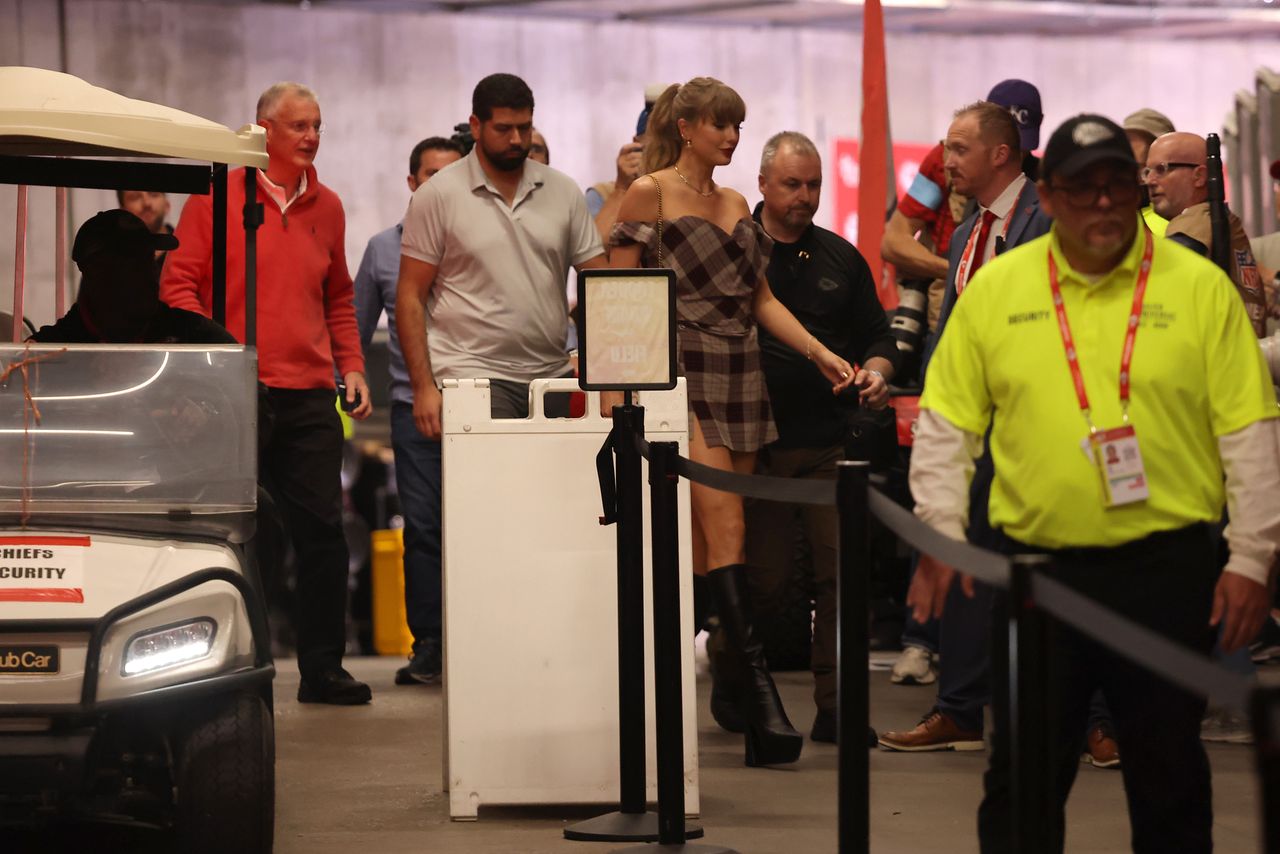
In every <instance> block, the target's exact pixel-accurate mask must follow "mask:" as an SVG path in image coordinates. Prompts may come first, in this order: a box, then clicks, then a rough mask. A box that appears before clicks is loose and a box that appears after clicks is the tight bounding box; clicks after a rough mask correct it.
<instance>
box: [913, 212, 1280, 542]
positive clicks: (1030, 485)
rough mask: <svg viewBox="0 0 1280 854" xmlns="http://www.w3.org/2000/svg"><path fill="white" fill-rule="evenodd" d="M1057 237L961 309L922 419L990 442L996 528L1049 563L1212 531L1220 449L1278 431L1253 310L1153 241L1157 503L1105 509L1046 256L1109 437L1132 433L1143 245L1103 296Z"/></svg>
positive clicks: (1191, 260) (1014, 262) (1008, 256)
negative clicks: (1134, 319) (1232, 436)
mask: <svg viewBox="0 0 1280 854" xmlns="http://www.w3.org/2000/svg"><path fill="white" fill-rule="evenodd" d="M1057 235H1058V227H1057V226H1056V225H1055V226H1054V227H1053V230H1052V231H1050V233H1049V234H1047V235H1045V236H1044V237H1040V238H1038V239H1036V240H1033V241H1031V242H1030V243H1027V244H1024V245H1022V246H1019V247H1017V248H1015V249H1011V250H1010V251H1008V252H1006V253H1004V254H1003V255H1001V256H999V257H997V258H995V259H994V260H992V261H990V262H989V263H988V264H986V265H984V266H983V268H982V269H981V270H980V271H979V272H978V274H977V275H976V276H975V277H974V281H973V282H972V283H971V284H970V286H969V287H968V288H966V289H965V292H964V296H963V297H961V298H960V299H959V300H958V301H957V302H956V306H955V311H954V312H953V313H952V315H951V319H950V321H949V322H948V324H947V327H946V330H945V332H944V334H943V335H942V338H941V340H940V342H939V344H938V349H937V351H936V353H935V354H934V357H933V360H932V361H931V362H930V364H929V371H928V376H927V377H926V379H925V387H924V395H923V396H922V398H921V400H920V406H921V407H922V408H924V409H932V410H934V411H935V412H936V413H938V414H939V415H941V416H943V417H944V418H946V419H947V420H948V421H950V422H951V423H952V424H954V425H956V426H957V427H960V428H961V429H963V430H967V431H969V432H971V433H977V434H981V433H983V432H984V431H985V430H986V429H987V426H988V424H990V425H991V430H992V432H991V440H990V441H991V453H992V455H993V459H994V461H995V483H994V485H993V487H992V490H991V503H990V519H991V523H992V526H993V527H995V528H999V529H1003V531H1004V533H1005V534H1007V535H1008V536H1010V537H1013V538H1014V539H1016V540H1019V541H1021V542H1024V543H1027V544H1030V545H1034V546H1039V547H1042V548H1070V547H1088V546H1114V545H1119V544H1121V543H1126V542H1130V541H1132V540H1136V539H1140V538H1142V537H1145V536H1147V535H1149V534H1152V533H1155V532H1157V531H1165V530H1173V529H1176V528H1181V527H1185V526H1187V525H1190V524H1192V523H1195V522H1215V521H1217V520H1218V519H1219V518H1221V515H1222V509H1223V502H1224V488H1223V471H1222V462H1221V459H1220V457H1219V454H1218V446H1217V437H1219V436H1222V435H1226V434H1229V433H1234V432H1235V431H1237V430H1241V429H1243V428H1244V427H1247V426H1248V425H1249V424H1252V423H1254V422H1256V421H1259V420H1262V419H1265V418H1274V417H1276V416H1277V408H1276V397H1275V392H1274V391H1273V389H1272V387H1271V381H1270V377H1269V375H1268V374H1267V370H1266V366H1265V365H1264V363H1263V359H1262V353H1261V350H1260V348H1259V347H1258V342H1257V339H1256V338H1255V337H1254V335H1253V332H1252V330H1251V329H1250V327H1249V321H1248V318H1247V317H1246V316H1245V310H1244V304H1243V303H1242V302H1241V300H1240V296H1239V295H1238V294H1237V293H1236V291H1235V288H1234V287H1233V286H1232V284H1231V281H1230V280H1229V279H1228V278H1227V277H1226V275H1225V274H1223V272H1222V271H1221V270H1219V269H1218V268H1217V267H1216V266H1214V265H1213V264H1212V263H1211V262H1209V261H1207V260H1206V259H1204V258H1202V257H1200V256H1199V255H1197V254H1196V253H1194V252H1192V251H1190V250H1188V249H1186V248H1184V247H1182V246H1179V245H1177V244H1175V243H1173V242H1171V241H1164V240H1156V241H1155V253H1154V256H1153V258H1152V269H1151V276H1150V279H1149V281H1148V285H1147V292H1146V299H1145V301H1144V304H1143V310H1142V320H1141V322H1140V323H1139V326H1138V333H1137V339H1136V341H1135V347H1134V353H1133V362H1132V380H1131V402H1130V407H1129V417H1130V422H1131V423H1132V424H1133V425H1134V427H1135V428H1136V430H1137V435H1138V441H1139V445H1140V448H1141V452H1142V458H1143V462H1144V464H1145V468H1146V474H1147V481H1148V484H1149V488H1150V497H1149V498H1148V499H1147V500H1146V501H1144V502H1141V503H1137V504H1130V505H1126V506H1122V507H1117V508H1114V509H1107V507H1106V504H1105V500H1104V497H1103V486H1102V478H1101V475H1100V474H1099V472H1098V469H1097V466H1096V465H1095V463H1094V462H1093V460H1092V457H1091V455H1086V453H1085V452H1084V450H1083V449H1082V446H1081V443H1082V440H1084V439H1085V437H1086V436H1087V435H1088V433H1089V424H1088V422H1087V421H1086V419H1085V416H1084V414H1083V413H1082V412H1081V410H1080V404H1079V402H1078V400H1077V397H1076V393H1075V387H1074V384H1073V382H1072V379H1071V371H1070V369H1069V367H1068V365H1067V359H1066V355H1065V352H1064V348H1063V343H1062V337H1061V335H1060V334H1059V332H1058V324H1057V315H1056V313H1055V312H1054V308H1053V299H1052V295H1051V291H1050V288H1049V273H1048V253H1049V252H1050V251H1052V252H1053V253H1054V257H1055V259H1056V261H1057V265H1058V271H1059V285H1060V287H1061V289H1062V295H1063V302H1064V304H1065V305H1066V308H1067V314H1068V319H1069V321H1070V324H1071V331H1072V333H1073V335H1074V338H1075V343H1076V348H1077V351H1078V354H1079V360H1080V367H1081V371H1082V373H1083V375H1084V378H1085V386H1086V390H1087V392H1088V397H1089V403H1090V406H1091V408H1092V419H1093V423H1094V425H1095V426H1096V427H1097V428H1098V429H1099V430H1105V429H1107V428H1111V427H1117V426H1119V425H1120V424H1121V423H1122V413H1121V405H1120V391H1119V374H1120V353H1121V349H1122V347H1123V343H1124V335H1125V328H1126V326H1127V321H1128V316H1129V312H1130V309H1131V307H1132V305H1133V290H1134V284H1135V282H1136V273H1137V268H1138V265H1139V264H1140V262H1141V259H1142V251H1143V243H1144V239H1145V237H1144V233H1143V229H1142V228H1139V229H1138V233H1137V236H1136V238H1135V239H1134V243H1133V246H1132V247H1130V250H1129V253H1128V255H1127V256H1126V257H1125V258H1124V260H1123V261H1122V262H1121V263H1120V265H1119V266H1118V267H1116V268H1115V269H1114V270H1112V271H1111V272H1110V273H1108V274H1107V275H1106V276H1104V277H1102V278H1101V279H1099V280H1098V281H1096V282H1092V283H1091V282H1090V281H1089V280H1088V278H1086V277H1085V276H1083V275H1081V274H1080V273H1077V272H1075V271H1074V270H1072V269H1071V266H1070V264H1068V263H1067V260H1066V258H1065V257H1064V256H1063V254H1062V250H1061V247H1060V244H1059V242H1058V236H1057Z"/></svg>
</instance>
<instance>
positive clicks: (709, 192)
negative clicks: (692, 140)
mask: <svg viewBox="0 0 1280 854" xmlns="http://www.w3.org/2000/svg"><path fill="white" fill-rule="evenodd" d="M671 168H672V169H674V170H676V177H677V178H679V179H680V180H681V181H684V183H685V186H687V187H688V188H689V189H690V190H693V191H694V192H695V193H697V194H698V195H699V196H702V198H704V199H709V198H711V197H712V196H714V195H715V194H716V182H715V181H712V182H711V189H710V190H707V191H706V192H705V193H704V192H702V191H701V190H699V189H698V188H697V187H695V186H693V182H692V181H690V180H689V179H688V178H686V177H684V173H683V172H681V171H680V167H679V166H677V165H675V164H674V163H673V164H671Z"/></svg>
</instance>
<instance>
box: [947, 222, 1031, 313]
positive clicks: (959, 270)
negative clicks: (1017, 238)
mask: <svg viewBox="0 0 1280 854" xmlns="http://www.w3.org/2000/svg"><path fill="white" fill-rule="evenodd" d="M1017 207H1018V206H1017V204H1016V203H1015V204H1014V206H1013V207H1012V208H1010V209H1009V214H1008V216H1006V217H1005V218H1004V225H1003V226H1001V228H1000V234H999V239H1000V240H1007V239H1008V237H1009V226H1011V225H1013V213H1014V211H1015V210H1017ZM979 210H981V208H979ZM981 232H982V217H978V221H977V222H975V223H974V224H973V231H971V232H969V239H968V240H967V241H966V242H965V244H964V255H962V256H961V258H960V263H959V264H958V265H957V266H956V296H957V297H959V296H960V294H962V293H964V289H965V288H967V287H969V264H970V263H972V261H973V254H974V251H975V249H976V251H977V252H978V254H979V255H981V254H982V253H983V252H984V251H985V250H986V248H987V247H985V246H977V243H978V235H979V234H981ZM987 239H988V240H989V239H990V232H988V238H987Z"/></svg>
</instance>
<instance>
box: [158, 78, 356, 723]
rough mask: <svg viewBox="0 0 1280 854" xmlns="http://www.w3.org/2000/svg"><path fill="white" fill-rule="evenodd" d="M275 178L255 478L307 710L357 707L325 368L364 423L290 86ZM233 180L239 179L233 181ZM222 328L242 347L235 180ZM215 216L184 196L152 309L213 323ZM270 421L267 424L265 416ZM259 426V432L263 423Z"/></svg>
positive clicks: (266, 109) (240, 181)
mask: <svg viewBox="0 0 1280 854" xmlns="http://www.w3.org/2000/svg"><path fill="white" fill-rule="evenodd" d="M257 120H258V124H260V125H262V126H263V127H264V128H266V131H267V154H268V156H269V158H270V164H269V166H268V168H267V171H266V172H265V173H261V172H260V173H258V192H257V197H258V201H259V202H260V203H262V205H263V208H264V211H265V218H264V222H263V225H262V227H261V228H260V229H259V230H258V312H259V315H258V316H259V323H258V330H259V335H258V339H257V344H258V373H259V378H260V379H261V380H262V383H263V384H264V385H265V386H266V388H267V399H268V401H269V402H270V406H271V416H272V420H271V422H270V426H269V428H268V429H267V437H266V440H265V446H264V448H263V451H262V459H261V463H260V468H261V476H262V480H263V482H264V484H265V485H266V487H267V489H268V491H269V492H271V494H272V497H273V498H274V499H275V501H276V503H277V505H279V506H280V508H281V511H282V513H283V515H284V522H285V524H286V525H287V526H288V528H289V531H290V534H291V536H292V539H293V545H294V550H295V552H296V553H297V565H298V582H297V614H296V618H295V619H296V628H297V638H298V642H297V647H298V669H299V670H300V671H301V674H302V682H301V684H300V685H299V687H298V700H299V702H304V703H335V704H339V705H354V704H359V703H366V702H368V701H369V699H370V698H371V693H370V691H369V686H367V685H365V684H364V683H362V682H359V681H357V680H356V679H354V678H352V676H351V674H349V673H347V671H345V670H343V669H342V653H343V650H344V648H345V646H346V625H345V621H346V601H347V562H348V554H347V543H346V540H345V538H344V537H343V531H342V486H341V481H340V470H341V467H342V425H341V423H340V421H339V419H338V413H337V410H336V409H335V407H334V391H335V384H334V366H335V364H336V366H337V369H338V372H339V373H340V374H341V375H342V377H343V380H344V382H345V383H346V387H347V394H346V397H347V401H348V403H349V404H350V403H354V404H356V405H355V408H354V409H353V410H352V413H351V414H352V415H353V416H354V417H356V418H359V419H364V418H367V417H369V414H370V413H371V412H372V411H373V407H372V404H371V403H370V399H369V388H368V386H367V385H366V384H365V378H364V356H363V354H362V352H361V349H360V333H359V330H358V328H357V326H356V315H355V309H354V307H353V305H352V285H351V276H350V274H348V272H347V261H346V255H345V250H344V241H343V234H344V231H345V230H346V218H345V215H344V214H343V211H342V202H340V201H339V200H338V197H337V195H335V194H334V192H333V191H332V190H330V189H329V188H328V187H326V186H324V185H323V184H321V183H320V182H319V180H317V178H316V170H315V167H314V166H313V165H312V162H313V161H314V160H315V156H316V152H317V151H318V150H319V148H320V132H321V128H322V126H321V123H320V105H319V104H318V103H317V102H316V96H315V93H314V92H312V91H311V90H310V89H308V88H307V87H305V86H302V85H300V84H297V83H277V84H275V85H274V86H272V87H271V88H269V89H267V91H265V92H263V93H262V97H261V98H259V99H258V113H257ZM237 175H239V176H240V177H239V178H237ZM227 185H228V191H229V192H228V201H227V208H228V210H229V211H231V212H233V213H232V215H231V216H229V217H228V225H227V327H228V329H229V331H230V332H231V334H232V335H234V336H235V337H236V338H237V339H238V340H240V341H243V340H244V278H243V271H244V231H243V229H244V226H243V223H242V220H241V217H240V216H239V211H240V210H241V209H242V208H243V205H244V178H243V174H242V170H236V171H235V172H232V173H231V175H230V176H229V178H228V181H227ZM212 219H213V217H212V209H211V204H210V201H209V197H208V196H192V197H191V198H190V199H189V200H188V201H187V204H186V206H185V208H184V209H183V211H182V217H181V219H179V221H178V229H177V232H176V234H177V237H178V240H179V241H180V246H179V248H178V249H176V250H174V251H172V252H170V253H169V257H168V259H167V260H166V262H165V265H164V273H163V275H162V277H161V284H160V290H161V299H163V300H164V301H165V302H166V303H168V304H169V305H170V306H172V307H174V308H184V309H188V310H190V311H198V312H200V313H202V314H205V315H209V314H211V311H212V301H213V281H212V252H211V244H212V240H213V222H212ZM264 415H265V413H264ZM263 420H266V419H265V418H264V419H263Z"/></svg>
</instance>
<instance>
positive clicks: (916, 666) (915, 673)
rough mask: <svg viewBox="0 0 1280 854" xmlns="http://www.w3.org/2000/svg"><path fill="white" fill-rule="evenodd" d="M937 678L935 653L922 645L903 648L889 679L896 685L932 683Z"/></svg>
mask: <svg viewBox="0 0 1280 854" xmlns="http://www.w3.org/2000/svg"><path fill="white" fill-rule="evenodd" d="M937 678H938V674H937V673H936V672H935V671H934V669H933V653H931V652H929V650H927V649H925V648H924V647H920V646H908V647H905V648H903V650H902V652H901V653H899V654H898V660H897V661H895V662H894V663H893V670H892V672H891V673H890V674H889V681H890V682H892V683H893V684H894V685H932V684H933V682H934V681H935V680H936V679H937Z"/></svg>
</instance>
